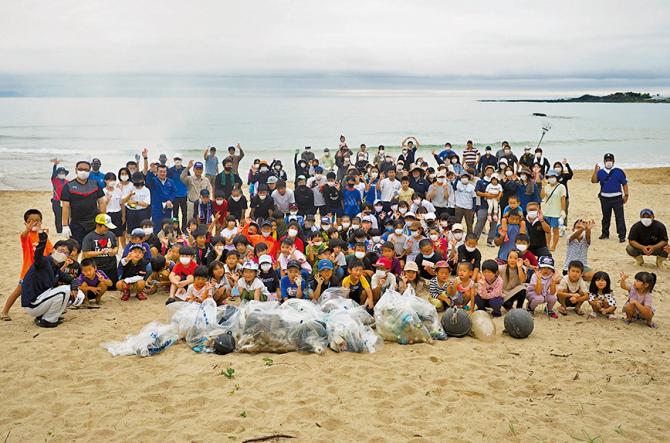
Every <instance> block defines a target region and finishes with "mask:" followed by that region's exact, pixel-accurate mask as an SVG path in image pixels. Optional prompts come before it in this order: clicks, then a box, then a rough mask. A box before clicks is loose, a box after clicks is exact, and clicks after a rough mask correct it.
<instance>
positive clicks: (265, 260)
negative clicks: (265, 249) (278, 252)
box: [258, 254, 272, 265]
mask: <svg viewBox="0 0 670 443" xmlns="http://www.w3.org/2000/svg"><path fill="white" fill-rule="evenodd" d="M264 263H270V264H272V257H270V256H269V255H268V254H263V255H261V256H260V257H258V264H259V265H262V264H264Z"/></svg>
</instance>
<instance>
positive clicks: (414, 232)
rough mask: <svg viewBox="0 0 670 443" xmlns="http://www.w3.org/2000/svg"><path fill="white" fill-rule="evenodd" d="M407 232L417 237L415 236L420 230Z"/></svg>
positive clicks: (419, 233)
mask: <svg viewBox="0 0 670 443" xmlns="http://www.w3.org/2000/svg"><path fill="white" fill-rule="evenodd" d="M409 233H410V235H412V236H413V237H417V236H419V235H421V232H420V231H409Z"/></svg>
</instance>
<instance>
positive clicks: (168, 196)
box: [142, 148, 175, 233]
mask: <svg viewBox="0 0 670 443" xmlns="http://www.w3.org/2000/svg"><path fill="white" fill-rule="evenodd" d="M142 157H144V174H145V175H146V179H145V184H146V186H147V188H149V190H150V191H151V221H152V222H153V223H154V233H158V231H160V230H161V228H162V223H163V220H165V219H166V218H172V208H173V206H174V199H175V187H174V183H173V181H172V180H170V179H169V178H168V175H167V166H165V165H162V164H158V165H156V164H155V163H153V164H152V165H151V170H149V151H148V150H147V149H146V148H145V149H144V150H143V151H142Z"/></svg>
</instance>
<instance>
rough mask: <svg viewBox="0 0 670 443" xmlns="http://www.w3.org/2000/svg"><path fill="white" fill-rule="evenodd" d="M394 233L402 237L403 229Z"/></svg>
mask: <svg viewBox="0 0 670 443" xmlns="http://www.w3.org/2000/svg"><path fill="white" fill-rule="evenodd" d="M393 232H395V235H402V229H396V230H394V231H393Z"/></svg>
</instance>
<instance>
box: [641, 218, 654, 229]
mask: <svg viewBox="0 0 670 443" xmlns="http://www.w3.org/2000/svg"><path fill="white" fill-rule="evenodd" d="M652 221H653V220H652V219H650V218H641V219H640V223H642V224H643V225H644V226H646V227H647V228H648V227H649V226H651V222H652Z"/></svg>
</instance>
